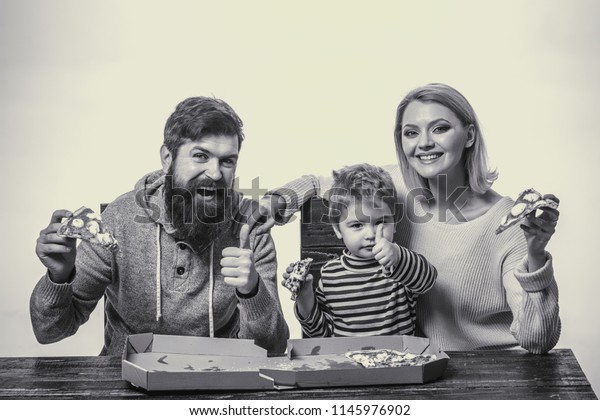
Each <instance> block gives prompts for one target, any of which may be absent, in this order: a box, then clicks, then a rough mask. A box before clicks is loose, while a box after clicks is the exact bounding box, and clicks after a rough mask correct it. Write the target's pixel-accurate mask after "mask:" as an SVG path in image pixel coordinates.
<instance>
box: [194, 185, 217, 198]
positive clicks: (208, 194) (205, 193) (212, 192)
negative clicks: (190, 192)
mask: <svg viewBox="0 0 600 420" xmlns="http://www.w3.org/2000/svg"><path fill="white" fill-rule="evenodd" d="M196 192H197V193H198V195H200V196H202V197H203V198H208V199H210V198H214V197H215V196H216V195H217V189H216V188H211V187H200V188H198V189H197V190H196Z"/></svg>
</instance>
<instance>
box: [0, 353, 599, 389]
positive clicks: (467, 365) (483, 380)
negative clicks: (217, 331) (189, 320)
mask: <svg viewBox="0 0 600 420" xmlns="http://www.w3.org/2000/svg"><path fill="white" fill-rule="evenodd" d="M448 355H449V356H450V363H449V364H448V368H447V369H446V372H445V373H444V376H443V377H442V378H441V379H439V380H437V381H434V382H430V383H427V384H417V385H399V386H381V387H378V386H368V387H340V388H322V389H321V388H319V389H294V390H285V391H277V390H272V391H271V390H269V391H237V392H236V391H192V392H181V391H177V392H146V391H144V390H143V389H138V388H135V387H133V386H132V385H130V384H129V383H128V382H126V381H123V380H121V359H120V358H119V357H62V358H56V357H47V358H31V357H29V358H0V399H219V400H221V399H222V400H226V399H243V400H247V399H248V400H250V399H283V400H296V399H301V400H302V399H306V400H309V399H311V400H312V399H328V400H354V399H360V400H368V399H382V400H386V399H393V400H420V399H507V400H520V399H596V395H595V394H594V392H593V390H592V389H591V386H590V384H589V382H588V381H587V378H586V377H585V375H584V373H583V372H582V370H581V368H580V366H579V363H578V362H577V360H576V359H575V357H574V355H573V353H572V352H571V351H570V350H567V349H557V350H553V351H551V352H550V353H549V354H547V355H541V356H540V355H531V354H527V353H526V352H524V351H474V352H448Z"/></svg>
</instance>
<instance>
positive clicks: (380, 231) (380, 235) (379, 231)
mask: <svg viewBox="0 0 600 420" xmlns="http://www.w3.org/2000/svg"><path fill="white" fill-rule="evenodd" d="M382 239H383V223H382V224H380V225H379V226H377V230H376V231H375V242H376V243H377V242H379V241H381V240H382Z"/></svg>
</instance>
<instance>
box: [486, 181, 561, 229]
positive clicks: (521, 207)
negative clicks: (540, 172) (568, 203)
mask: <svg viewBox="0 0 600 420" xmlns="http://www.w3.org/2000/svg"><path fill="white" fill-rule="evenodd" d="M542 207H549V208H551V209H556V208H558V203H557V202H556V201H554V200H551V199H543V198H542V195H541V194H540V193H539V192H537V191H536V190H534V189H533V188H529V189H526V190H525V191H523V192H522V193H521V194H519V196H518V197H517V199H516V200H515V204H514V205H513V207H512V208H511V209H510V212H509V213H508V214H507V215H505V216H504V217H503V218H502V220H500V226H498V228H497V229H496V234H498V233H501V232H504V231H505V230H506V229H508V228H509V227H511V226H513V225H516V224H517V223H519V222H520V221H521V220H523V219H524V218H525V217H526V216H527V215H528V214H530V213H532V212H534V211H536V210H537V209H539V208H542Z"/></svg>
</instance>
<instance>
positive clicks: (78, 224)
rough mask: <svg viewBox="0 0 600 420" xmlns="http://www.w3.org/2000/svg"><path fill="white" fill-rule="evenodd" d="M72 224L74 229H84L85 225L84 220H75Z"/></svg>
mask: <svg viewBox="0 0 600 420" xmlns="http://www.w3.org/2000/svg"><path fill="white" fill-rule="evenodd" d="M71 223H72V225H73V227H76V228H81V227H83V224H84V223H83V220H81V219H73V221H72V222H71Z"/></svg>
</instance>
